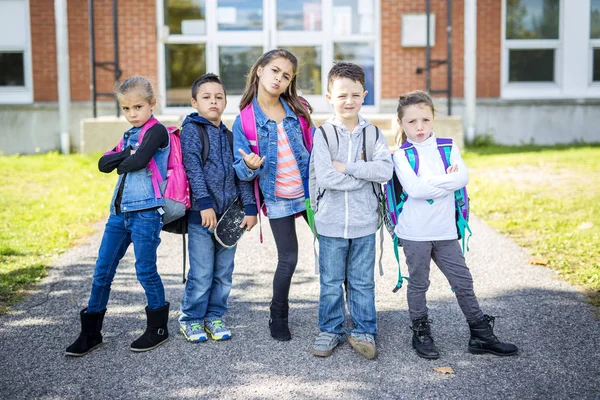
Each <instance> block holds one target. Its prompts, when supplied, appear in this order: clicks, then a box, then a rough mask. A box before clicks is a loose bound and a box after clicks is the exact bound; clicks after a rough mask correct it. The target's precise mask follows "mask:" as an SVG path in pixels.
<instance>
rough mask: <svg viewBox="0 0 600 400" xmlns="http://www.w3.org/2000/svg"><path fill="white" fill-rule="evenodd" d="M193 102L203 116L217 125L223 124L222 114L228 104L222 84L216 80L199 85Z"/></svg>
mask: <svg viewBox="0 0 600 400" xmlns="http://www.w3.org/2000/svg"><path fill="white" fill-rule="evenodd" d="M191 103H192V107H194V108H195V109H196V111H198V114H199V115H200V116H201V117H204V118H206V119H207V120H209V121H210V122H212V123H213V124H215V125H217V126H219V125H220V124H221V115H223V111H225V106H226V105H227V100H226V99H225V91H224V90H223V86H222V85H220V84H218V83H216V82H206V83H203V84H202V85H200V86H199V87H198V93H197V94H196V98H195V99H192V101H191Z"/></svg>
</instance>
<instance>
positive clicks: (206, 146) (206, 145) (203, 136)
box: [196, 124, 210, 166]
mask: <svg viewBox="0 0 600 400" xmlns="http://www.w3.org/2000/svg"><path fill="white" fill-rule="evenodd" d="M196 126H197V127H198V134H199V135H200V143H202V166H204V164H206V160H207V159H208V152H209V151H210V143H209V140H208V135H207V134H206V129H204V125H202V124H196Z"/></svg>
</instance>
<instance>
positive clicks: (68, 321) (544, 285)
mask: <svg viewBox="0 0 600 400" xmlns="http://www.w3.org/2000/svg"><path fill="white" fill-rule="evenodd" d="M297 223H298V231H299V237H300V260H299V264H298V269H297V272H296V275H295V277H294V281H293V284H292V291H291V299H292V300H291V308H292V309H291V314H290V325H291V330H292V334H293V339H292V341H290V342H277V341H274V340H272V339H271V338H270V336H269V333H268V328H267V319H268V301H269V299H270V294H271V280H272V274H273V270H274V267H275V261H276V253H275V245H274V242H273V239H272V237H271V232H270V230H269V225H268V222H267V223H265V221H264V220H263V230H264V234H265V243H264V244H262V245H259V243H258V229H255V230H254V231H253V232H251V233H250V234H248V235H247V236H246V237H245V238H244V239H243V240H242V242H241V243H240V245H239V248H238V253H237V263H236V270H235V274H234V287H233V290H232V294H231V297H230V310H229V313H228V314H227V315H226V319H227V321H228V323H229V324H230V325H231V327H232V329H233V335H234V336H233V338H232V339H231V340H230V341H227V342H221V343H217V342H213V341H209V342H206V343H200V344H191V343H188V342H186V341H185V340H184V339H183V337H182V335H181V334H180V333H179V332H178V325H177V317H178V315H179V311H178V305H179V301H180V299H181V295H182V291H183V285H182V283H181V239H180V237H178V236H176V235H171V234H164V235H163V243H162V244H161V246H160V248H159V270H160V273H161V275H162V278H163V281H164V283H165V287H166V290H167V298H168V300H169V301H170V302H171V305H172V306H171V316H170V317H171V318H170V323H169V329H170V332H171V337H170V340H169V342H168V343H167V344H165V345H164V346H161V347H160V348H158V349H156V350H154V351H151V352H147V353H140V354H136V353H132V352H131V351H130V350H129V345H130V343H131V342H132V341H133V340H134V339H135V338H137V337H138V336H139V335H140V334H141V332H142V331H143V329H144V327H145V317H144V313H143V307H144V305H145V296H144V293H143V290H142V288H141V286H140V285H139V284H138V283H137V281H136V278H135V272H134V269H133V261H134V260H133V255H132V251H131V250H132V249H131V248H130V252H128V253H127V255H126V257H125V259H124V260H123V262H122V264H121V266H120V268H119V270H118V271H117V276H116V279H115V282H114V285H113V291H112V295H111V299H110V302H109V309H108V313H107V315H106V319H105V325H104V341H105V344H104V345H103V346H101V347H100V348H99V349H97V350H95V351H93V352H92V353H90V354H89V355H88V356H86V357H83V358H67V357H65V356H64V355H63V353H64V350H65V348H66V346H68V345H69V344H70V343H71V342H72V341H73V340H74V339H75V338H76V337H77V334H78V332H79V319H78V312H79V310H80V309H81V308H83V307H85V305H86V302H87V299H88V296H89V290H90V285H91V276H92V273H93V269H94V262H95V258H96V253H97V249H98V246H99V242H100V238H101V234H102V228H103V225H102V224H99V225H98V229H99V231H98V232H97V233H96V234H95V235H93V236H91V237H90V238H89V243H87V244H84V245H81V246H79V247H77V248H74V249H72V250H71V251H69V252H68V253H67V254H65V255H64V256H63V257H61V258H60V259H59V260H58V261H57V265H56V267H55V268H54V269H53V270H52V271H51V272H50V274H49V276H48V277H47V278H46V279H44V280H43V282H42V283H41V284H40V285H39V290H37V291H36V292H35V293H34V294H33V295H31V296H30V297H29V298H28V299H27V300H26V301H25V302H23V303H22V304H19V305H17V306H15V307H14V308H13V310H12V312H11V313H10V314H9V315H6V316H4V317H2V318H0V398H1V399H31V398H39V399H71V398H73V399H75V398H77V399H121V398H127V399H131V398H136V399H137V398H140V399H146V398H169V399H205V398H206V399H207V398H216V399H277V400H283V399H295V400H297V399H415V398H419V399H429V398H435V399H443V398H448V399H470V398H502V399H512V398H514V399H530V398H531V399H534V398H536V399H567V398H569V399H600V339H599V336H600V322H599V319H598V317H597V310H595V309H594V308H593V307H591V306H590V305H588V304H587V303H586V302H585V299H584V298H583V296H582V295H581V294H580V293H579V292H578V291H577V290H576V289H575V288H573V287H572V286H570V285H568V284H566V283H564V282H562V281H559V280H557V279H556V277H555V274H554V273H553V272H551V271H549V270H547V269H545V268H541V267H536V266H531V265H528V264H527V256H526V254H525V253H524V252H523V251H522V250H521V249H520V248H519V247H518V246H516V245H515V244H513V243H512V242H511V241H509V240H507V239H506V238H504V237H503V236H501V235H499V234H497V233H495V232H494V231H493V230H491V229H490V228H489V227H487V226H485V225H484V224H482V223H481V222H480V221H479V220H477V219H476V218H473V221H472V228H473V231H474V232H475V236H473V237H472V239H471V242H470V244H471V251H470V253H469V254H468V256H467V262H468V264H469V266H470V267H471V271H472V273H473V276H474V278H475V288H476V293H477V295H478V297H479V300H480V303H481V305H482V307H483V309H484V312H486V313H488V314H491V315H500V316H502V317H503V318H498V319H496V329H495V331H496V333H497V335H498V336H499V337H500V338H501V339H503V340H506V341H511V342H513V343H515V344H517V345H518V346H519V347H520V349H521V353H520V355H518V356H517V357H507V358H500V357H494V356H490V355H484V356H475V355H471V354H469V353H468V352H467V341H468V329H467V325H466V323H465V322H464V318H463V316H462V314H461V312H460V310H459V308H458V305H457V303H456V300H455V299H454V296H453V293H452V292H451V291H450V289H449V285H448V283H447V282H446V281H445V279H444V277H443V276H442V275H441V273H439V271H438V270H437V269H436V268H434V269H432V271H434V272H433V274H432V277H431V281H432V286H431V289H430V292H429V296H428V298H429V305H430V309H431V311H430V316H431V318H432V319H433V320H434V325H433V329H434V335H435V338H436V342H437V344H438V346H439V349H440V351H441V353H442V357H441V358H440V359H439V360H434V361H428V360H423V359H421V358H419V357H417V356H416V355H415V353H414V352H413V350H412V348H411V346H410V337H411V332H410V330H409V328H408V327H409V318H408V312H407V305H406V289H405V288H403V289H402V290H401V291H400V292H398V293H396V294H393V293H392V288H393V286H394V285H395V283H396V271H395V260H394V258H393V252H392V250H391V247H390V243H389V241H388V242H387V243H386V250H385V252H384V261H385V275H384V276H383V277H379V276H377V279H376V290H377V292H376V299H377V310H378V316H379V332H380V334H379V337H378V340H377V346H378V357H377V358H376V359H375V360H372V361H367V360H365V359H363V358H362V357H361V356H360V355H358V354H357V353H356V352H355V351H354V350H353V349H352V348H351V347H350V345H349V344H347V343H345V344H343V345H342V346H340V347H339V348H338V349H336V351H335V353H334V355H333V356H332V357H330V358H327V359H320V358H316V357H314V356H312V355H311V353H310V349H311V346H312V343H313V340H314V337H315V335H316V333H317V332H318V328H317V306H318V292H319V281H318V277H317V276H316V275H314V273H313V271H314V261H313V252H312V237H311V236H310V232H309V230H308V228H307V227H306V226H305V224H304V222H303V221H301V220H299V221H297ZM436 367H451V368H452V369H453V370H454V371H455V374H452V375H444V374H441V373H439V372H437V371H435V370H434V369H433V368H436Z"/></svg>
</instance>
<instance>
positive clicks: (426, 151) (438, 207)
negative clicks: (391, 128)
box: [394, 132, 469, 242]
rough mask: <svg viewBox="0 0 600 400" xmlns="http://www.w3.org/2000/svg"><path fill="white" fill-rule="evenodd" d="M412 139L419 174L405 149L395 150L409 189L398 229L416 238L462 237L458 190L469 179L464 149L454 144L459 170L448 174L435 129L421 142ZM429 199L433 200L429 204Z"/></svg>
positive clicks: (397, 166) (398, 172) (398, 232)
mask: <svg viewBox="0 0 600 400" xmlns="http://www.w3.org/2000/svg"><path fill="white" fill-rule="evenodd" d="M410 143H412V144H413V145H414V146H415V148H416V150H417V153H418V155H419V174H418V176H417V175H416V174H415V172H414V170H413V169H412V167H411V166H410V163H409V162H408V159H407V158H406V155H405V153H404V151H403V150H400V149H398V150H396V152H395V153H394V172H395V173H396V176H397V177H398V179H399V180H400V183H401V184H402V187H403V188H404V190H406V192H407V193H408V200H407V201H406V204H404V208H403V210H402V213H401V214H400V217H399V219H398V224H397V225H396V228H395V233H396V235H397V236H398V237H399V238H401V239H406V240H412V241H416V242H425V241H435V240H452V239H458V234H457V233H456V220H455V214H454V191H455V190H457V189H460V188H462V187H464V186H466V184H467V183H468V182H469V172H468V171H467V166H466V164H465V162H464V161H463V159H462V157H461V155H460V150H459V149H458V147H456V145H454V144H452V151H451V153H450V161H451V165H458V171H457V172H453V173H451V174H447V173H446V171H445V169H444V162H443V161H442V156H441V155H440V153H439V151H438V149H437V143H436V139H435V135H434V134H433V132H432V133H431V136H430V137H429V138H428V139H427V140H425V141H423V142H421V143H413V142H410ZM428 199H431V200H433V203H432V204H429V202H428V201H427V200H428Z"/></svg>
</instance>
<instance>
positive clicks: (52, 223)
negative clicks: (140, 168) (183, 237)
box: [0, 153, 116, 314]
mask: <svg viewBox="0 0 600 400" xmlns="http://www.w3.org/2000/svg"><path fill="white" fill-rule="evenodd" d="M98 157H99V155H93V156H89V155H69V156H63V155H58V154H56V153H49V154H45V155H35V156H0V171H2V180H1V181H0V204H2V209H1V210H0V314H1V313H2V312H3V311H5V310H6V306H8V305H10V304H12V303H14V302H15V301H17V300H18V299H19V298H20V296H21V295H22V294H23V293H24V290H26V289H27V287H29V286H30V285H31V284H32V283H33V282H35V281H37V280H38V279H39V278H41V277H43V276H45V275H46V273H47V270H48V268H49V266H50V265H51V264H52V262H53V261H54V259H55V257H56V256H57V255H59V254H61V253H63V252H64V251H65V250H66V249H67V248H69V247H70V246H72V245H73V244H75V243H76V242H77V240H78V239H80V238H82V237H83V236H85V235H87V234H89V233H90V232H91V230H92V227H91V224H92V223H93V222H95V221H97V220H99V219H100V218H101V217H102V216H104V215H106V214H108V207H109V202H110V197H111V195H112V188H113V186H114V183H115V182H116V175H115V174H103V173H101V172H99V171H98V167H97V163H98Z"/></svg>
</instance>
